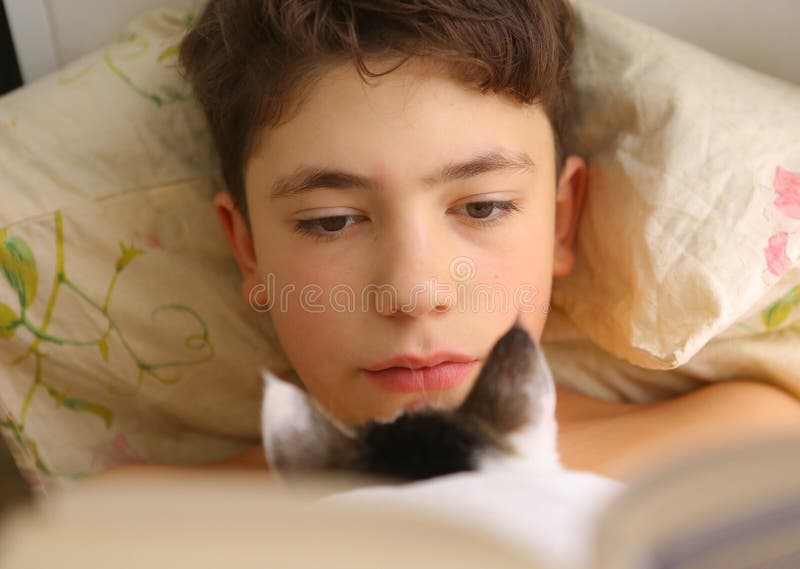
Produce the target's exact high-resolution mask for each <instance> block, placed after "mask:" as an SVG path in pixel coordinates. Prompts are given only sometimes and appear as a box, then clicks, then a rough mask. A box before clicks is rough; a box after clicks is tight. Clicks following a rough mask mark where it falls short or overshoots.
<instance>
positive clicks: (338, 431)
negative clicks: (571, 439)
mask: <svg viewBox="0 0 800 569" xmlns="http://www.w3.org/2000/svg"><path fill="white" fill-rule="evenodd" d="M263 376H264V399H263V406H262V435H263V441H264V446H265V452H266V457H267V462H268V464H269V465H270V467H271V468H272V469H273V470H274V471H275V473H276V474H277V475H278V476H279V477H285V476H290V475H291V474H292V473H299V472H302V473H310V472H315V471H338V472H351V473H354V474H358V475H361V476H364V477H377V478H381V479H389V480H395V481H398V482H410V481H415V480H424V479H428V478H432V477H435V476H442V475H446V474H452V473H455V472H462V471H477V470H487V469H490V468H492V467H493V465H496V464H498V463H503V462H504V461H505V459H507V458H512V457H513V458H515V459H517V460H519V461H522V462H524V463H525V464H526V466H528V467H535V468H537V469H540V470H541V469H546V468H560V466H561V464H560V460H559V456H558V452H557V449H556V434H557V426H556V421H555V385H554V382H553V376H552V374H551V372H550V369H549V367H548V365H547V362H546V361H545V359H544V356H543V354H542V351H541V349H540V348H539V347H538V346H537V345H536V343H535V342H534V341H533V340H532V339H531V337H530V335H529V334H528V333H527V332H526V331H525V330H524V328H522V327H521V326H520V325H519V320H518V319H517V320H516V321H515V322H514V323H513V324H512V326H511V327H510V328H509V329H508V330H507V331H506V333H505V334H503V336H502V337H501V338H500V339H499V340H498V341H497V342H496V343H495V345H494V346H493V348H492V350H491V352H490V353H489V355H488V357H487V358H486V361H485V363H484V365H483V367H482V368H481V371H480V373H479V375H478V378H477V379H476V381H475V385H474V386H473V388H472V390H471V392H470V393H469V395H468V396H467V398H466V400H465V401H464V402H463V403H462V404H461V405H460V406H459V407H458V408H456V409H452V410H441V409H430V408H423V409H421V410H418V411H407V412H405V413H401V414H400V415H399V416H398V417H397V418H395V419H394V420H391V421H386V420H373V421H370V422H368V423H367V424H364V425H359V426H356V427H349V426H345V425H343V424H341V423H339V422H338V421H336V420H335V419H333V418H332V417H330V416H329V415H328V414H327V413H326V411H325V410H324V408H323V407H322V406H321V405H320V404H319V403H318V402H316V401H315V400H314V399H313V398H312V397H311V396H310V395H308V394H307V393H306V392H304V391H303V390H301V389H299V388H298V387H296V386H294V385H292V384H290V383H288V382H285V381H283V380H281V379H278V378H277V377H275V376H274V375H273V374H271V373H270V372H269V371H268V370H263Z"/></svg>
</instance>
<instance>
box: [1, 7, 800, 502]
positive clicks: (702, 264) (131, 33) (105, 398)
mask: <svg viewBox="0 0 800 569" xmlns="http://www.w3.org/2000/svg"><path fill="white" fill-rule="evenodd" d="M575 7H576V9H577V11H578V15H579V23H580V25H579V28H578V37H577V51H576V62H575V65H576V67H575V72H574V76H575V81H576V87H577V98H576V104H577V110H578V121H577V123H576V127H575V128H576V130H575V131H574V141H573V143H574V144H575V145H576V148H577V149H578V150H580V151H581V152H583V153H585V154H586V157H587V159H588V160H589V164H590V186H591V189H590V196H589V198H588V203H587V209H586V211H585V212H584V215H583V217H582V220H581V225H580V228H579V231H578V257H579V260H578V267H577V270H576V272H575V274H574V275H572V276H570V277H567V278H566V279H557V280H556V282H555V283H554V297H553V300H554V303H553V310H552V312H551V314H550V316H549V320H548V325H547V327H546V329H545V336H544V338H543V340H544V343H543V347H544V349H545V352H546V354H547V357H548V359H549V360H550V361H551V364H552V367H553V372H554V374H555V376H556V379H557V380H558V381H559V383H564V384H567V385H570V386H574V387H576V388H577V389H579V390H581V391H584V392H587V393H591V394H594V395H597V396H600V397H604V398H608V399H624V400H631V401H646V400H652V399H656V398H661V397H667V396H670V395H673V394H675V393H678V392H682V391H686V390H689V389H693V388H695V387H697V386H699V385H702V384H703V383H704V382H708V381H717V380H724V379H730V378H732V377H733V376H736V375H739V376H741V375H745V374H748V375H749V377H750V378H751V379H757V380H761V381H768V382H773V383H775V384H779V385H782V386H786V387H788V388H791V389H792V390H793V391H794V392H795V393H800V377H798V374H800V371H798V370H800V365H795V364H794V363H793V362H796V361H797V358H798V355H797V352H798V351H797V350H796V343H795V340H796V337H795V335H796V333H797V330H798V329H797V323H798V320H797V318H798V316H797V315H798V312H797V310H796V306H797V304H798V302H797V290H799V289H797V288H796V287H797V286H798V285H800V279H798V272H797V257H798V247H799V246H800V245H798V243H799V241H798V235H797V228H796V222H797V219H796V214H797V212H796V208H795V200H796V196H797V193H798V192H799V191H800V190H798V184H797V182H796V179H797V178H796V176H797V173H798V172H800V163H798V156H799V155H798V144H800V142H798V138H797V132H799V131H800V129H798V113H799V112H800V104H798V89H797V88H796V87H793V86H791V85H789V84H788V83H784V82H780V81H778V80H775V79H771V78H769V77H766V76H763V75H760V74H757V73H755V72H751V71H747V70H745V69H743V68H740V67H736V66H734V65H732V64H729V63H726V62H724V61H722V60H720V59H718V58H714V57H712V56H710V55H708V54H706V53H704V52H702V51H701V50H699V49H697V48H693V47H691V46H688V45H686V44H682V43H680V42H677V41H675V40H672V39H670V38H668V37H666V36H664V35H662V34H658V33H657V32H655V31H653V30H651V29H649V28H647V27H645V26H642V25H641V24H636V23H634V22H632V21H629V20H626V19H624V18H622V17H619V16H616V15H614V14H612V13H610V12H608V11H605V10H602V9H600V8H597V7H595V6H592V5H590V4H588V3H586V2H575ZM192 17H193V15H192V12H181V11H176V10H170V9H160V10H155V11H150V12H146V13H144V14H142V15H141V16H140V17H138V18H136V19H135V20H133V21H132V22H131V23H130V24H129V25H128V26H126V27H125V28H124V29H122V30H121V31H120V33H119V34H118V35H117V37H115V38H114V40H113V41H112V42H110V43H109V44H107V45H105V46H103V47H102V48H100V49H98V50H96V51H95V52H93V53H91V54H89V55H87V56H85V57H83V58H81V59H79V60H77V61H75V62H72V63H70V64H69V65H67V66H66V67H65V68H63V69H62V70H60V71H59V72H57V73H55V74H52V75H49V76H47V77H44V78H42V79H40V80H38V81H36V82H34V83H32V84H30V85H28V86H26V87H24V88H22V89H20V90H17V91H15V92H12V93H11V94H9V95H6V96H4V97H2V98H0V200H2V204H3V205H2V208H0V265H2V268H3V272H2V277H1V278H0V360H1V361H2V362H3V363H2V368H0V404H1V405H0V409H2V410H3V413H2V419H1V420H0V432H2V433H3V436H4V437H6V439H7V441H8V442H9V446H10V447H12V451H13V452H14V455H15V458H16V460H17V462H18V464H19V466H20V468H21V469H22V471H23V472H24V473H25V475H26V477H27V479H28V482H29V484H30V485H31V486H32V487H33V488H34V489H35V490H36V491H37V492H38V493H40V494H47V493H48V492H50V491H55V490H57V489H59V488H63V487H68V486H71V485H72V484H73V483H74V482H75V481H76V480H80V479H82V478H85V477H86V476H89V475H91V474H92V473H94V472H98V471H101V470H103V469H105V468H108V467H110V466H112V465H116V464H122V463H128V462H137V461H143V462H172V463H181V464H193V463H202V462H208V461H214V460H222V459H225V458H228V457H232V456H235V455H237V454H239V453H241V452H243V451H244V450H246V449H248V448H250V447H251V446H254V445H256V444H258V442H259V440H260V432H259V406H260V403H261V401H260V398H261V384H260V377H259V369H261V368H262V367H267V368H269V369H271V370H273V371H275V373H276V374H277V375H280V376H281V377H284V378H287V379H289V380H290V381H294V382H296V383H299V379H298V378H297V376H296V374H295V372H294V371H293V370H292V369H291V367H290V366H289V364H288V361H287V360H286V358H285V356H284V355H283V354H282V352H281V350H280V346H279V344H278V342H277V338H276V337H275V333H274V329H273V328H272V326H271V323H270V320H269V314H268V313H261V312H257V311H256V310H254V309H251V307H250V306H249V305H248V303H247V302H246V301H245V300H244V299H243V298H242V296H241V284H240V278H239V275H238V270H237V267H236V264H235V262H234V259H233V258H232V256H231V254H230V252H229V249H228V245H227V242H226V240H225V238H224V235H223V233H222V230H221V229H220V228H219V226H218V221H217V219H216V218H215V215H214V212H213V207H212V204H211V198H212V196H213V195H214V193H215V192H217V191H220V190H221V189H222V186H221V183H220V179H221V177H220V175H219V172H218V164H217V162H216V158H215V155H214V152H213V148H212V145H211V139H210V135H209V133H208V132H207V130H206V125H205V122H204V120H203V117H202V113H201V111H200V109H199V108H198V107H197V105H196V104H195V103H194V102H193V100H192V98H191V93H190V92H189V91H188V89H187V86H186V84H185V83H184V82H183V81H182V79H181V78H180V76H179V74H178V73H177V71H176V69H175V62H176V53H177V45H178V42H179V41H180V38H181V36H182V34H183V32H184V30H185V29H186V26H187V25H189V24H190V22H191V19H192ZM676 77H679V78H680V81H676V80H675V78H676ZM712 79H713V81H712ZM645 103H646V104H645ZM689 141H699V142H700V143H701V147H700V149H699V151H698V148H697V147H692V146H690V145H689ZM623 235H624V236H625V237H626V239H624V240H621V239H620V237H621V236H623ZM611 252H615V255H611ZM617 252H619V253H621V254H620V255H616V253H617ZM765 315H766V316H765ZM23 316H24V317H23ZM676 366H677V367H676ZM647 368H659V369H647ZM669 368H672V369H669Z"/></svg>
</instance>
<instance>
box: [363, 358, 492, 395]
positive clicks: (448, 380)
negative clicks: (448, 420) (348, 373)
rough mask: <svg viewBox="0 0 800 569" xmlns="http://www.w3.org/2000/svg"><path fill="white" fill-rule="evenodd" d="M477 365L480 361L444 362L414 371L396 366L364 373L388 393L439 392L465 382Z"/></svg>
mask: <svg viewBox="0 0 800 569" xmlns="http://www.w3.org/2000/svg"><path fill="white" fill-rule="evenodd" d="M477 364H478V360H472V361H467V362H453V361H443V362H441V363H439V364H437V365H433V366H425V367H417V368H414V369H411V368H408V367H399V366H394V367H389V368H386V369H382V370H379V371H371V370H364V373H365V374H366V375H367V378H368V379H369V380H370V381H372V382H373V383H375V384H376V385H377V386H378V387H381V388H382V389H385V390H386V391H392V392H395V393H410V392H415V391H438V390H442V389H450V388H451V387H455V386H456V385H458V384H460V383H461V382H463V381H464V380H465V379H467V377H468V376H469V374H470V372H471V371H472V370H473V369H474V368H475V366H476V365H477Z"/></svg>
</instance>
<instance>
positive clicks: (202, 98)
mask: <svg viewBox="0 0 800 569" xmlns="http://www.w3.org/2000/svg"><path fill="white" fill-rule="evenodd" d="M573 29H574V13H573V9H572V7H571V6H570V4H569V0H210V1H209V2H208V4H207V5H206V6H205V8H204V9H203V11H202V12H201V14H200V15H199V17H197V18H196V19H195V20H194V22H193V24H192V26H191V28H190V30H189V31H188V33H187V34H186V36H185V37H184V39H183V40H182V43H181V46H180V56H179V67H180V70H181V73H182V74H183V76H184V77H185V78H186V79H187V80H188V81H189V82H190V84H191V86H192V88H193V91H194V96H195V97H196V99H197V100H198V101H199V103H200V105H201V107H202V108H203V111H204V112H205V115H206V118H207V120H208V123H209V126H210V129H211V133H212V136H213V139H214V144H215V147H216V150H217V152H218V154H219V157H220V163H221V167H222V176H223V178H224V181H225V183H226V185H227V187H228V190H229V191H230V192H231V194H232V195H233V199H234V204H235V206H236V208H237V210H238V211H240V212H241V213H242V214H243V215H244V218H245V220H246V221H247V225H248V227H249V225H250V220H249V216H248V213H247V201H246V198H245V196H246V194H245V187H244V172H245V166H246V164H247V161H248V159H249V158H250V154H251V152H252V151H253V150H254V148H255V147H256V146H257V144H258V139H259V133H260V132H262V131H263V129H264V128H265V127H271V126H272V127H274V126H277V125H279V124H282V123H283V122H286V121H287V120H289V119H290V118H291V116H292V113H293V112H296V111H297V110H299V107H300V105H301V103H302V100H303V96H304V95H307V94H308V93H309V91H310V88H311V86H312V85H313V84H314V82H315V80H316V79H319V78H320V77H321V76H322V75H323V74H324V72H325V71H326V70H327V69H328V68H329V65H331V64H338V63H343V62H347V61H352V62H353V63H354V64H355V66H356V68H357V70H358V73H359V75H360V76H361V78H362V79H363V80H365V81H367V82H368V79H366V77H380V76H382V75H385V74H387V73H390V72H392V71H393V70H395V69H397V68H398V67H399V66H400V65H402V64H403V63H404V62H405V61H406V60H407V59H408V58H410V57H412V56H426V57H428V58H431V59H432V60H434V61H439V62H442V63H444V64H445V65H446V66H445V67H444V68H445V69H446V70H447V72H449V73H450V74H451V76H452V77H453V78H454V79H455V80H458V81H460V82H462V83H463V84H465V85H467V86H469V87H471V88H475V89H478V90H480V92H482V93H486V92H488V91H492V92H495V93H501V94H507V95H510V96H512V97H514V98H515V99H516V100H518V101H520V102H521V103H525V104H533V103H538V104H540V105H541V106H542V108H543V110H544V112H545V114H546V115H547V117H548V119H549V120H550V124H551V126H552V128H553V133H554V138H555V155H556V171H557V172H560V170H561V167H562V166H563V161H564V158H565V155H564V149H563V140H564V138H565V136H566V129H567V119H568V108H569V99H570V94H571V89H570V63H571V60H572V52H573V35H574V32H573ZM388 56H399V57H401V58H402V59H401V61H400V63H399V64H398V65H395V66H394V67H392V68H390V69H388V70H385V71H381V72H377V73H376V72H373V71H370V70H369V69H368V68H367V66H366V62H365V60H366V59H367V58H372V57H378V58H382V57H387V58H388Z"/></svg>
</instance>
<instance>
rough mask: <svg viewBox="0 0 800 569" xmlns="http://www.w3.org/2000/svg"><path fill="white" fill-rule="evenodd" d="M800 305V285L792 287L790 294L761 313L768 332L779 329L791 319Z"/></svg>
mask: <svg viewBox="0 0 800 569" xmlns="http://www.w3.org/2000/svg"><path fill="white" fill-rule="evenodd" d="M798 304H800V285H797V286H795V287H792V288H791V289H790V290H789V292H787V293H786V294H784V295H783V296H782V297H780V298H779V299H778V300H776V301H775V302H773V303H772V304H770V305H769V306H768V307H766V308H765V309H764V310H763V312H762V313H761V318H762V319H763V321H764V326H766V328H767V330H771V329H773V328H777V327H778V326H780V325H781V324H782V323H783V322H784V321H786V319H787V318H788V317H789V314H790V313H791V312H792V310H793V309H794V307H795V306H797V305H798Z"/></svg>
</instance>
